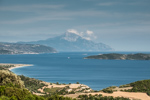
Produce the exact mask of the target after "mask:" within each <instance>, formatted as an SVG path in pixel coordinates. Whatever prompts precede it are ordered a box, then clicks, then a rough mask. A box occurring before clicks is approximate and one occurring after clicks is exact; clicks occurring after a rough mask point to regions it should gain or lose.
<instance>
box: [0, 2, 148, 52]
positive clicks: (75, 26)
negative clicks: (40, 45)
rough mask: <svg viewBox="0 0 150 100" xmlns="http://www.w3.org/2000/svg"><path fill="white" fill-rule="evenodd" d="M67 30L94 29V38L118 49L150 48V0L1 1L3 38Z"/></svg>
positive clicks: (40, 36)
mask: <svg viewBox="0 0 150 100" xmlns="http://www.w3.org/2000/svg"><path fill="white" fill-rule="evenodd" d="M67 30H74V31H76V32H78V33H82V32H84V33H86V32H91V33H93V34H94V35H95V36H94V37H95V38H92V39H93V40H94V41H96V42H103V43H105V44H108V45H110V46H111V47H113V48H115V49H116V50H119V51H150V0H0V41H3V42H17V41H33V40H41V39H47V38H50V37H54V36H57V35H60V34H63V33H65V32H66V31H67ZM93 34H92V35H93Z"/></svg>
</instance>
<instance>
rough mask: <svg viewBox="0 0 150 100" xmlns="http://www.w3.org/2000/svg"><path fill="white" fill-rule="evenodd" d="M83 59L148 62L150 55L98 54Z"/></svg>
mask: <svg viewBox="0 0 150 100" xmlns="http://www.w3.org/2000/svg"><path fill="white" fill-rule="evenodd" d="M84 59H112V60H113V59H114V60H150V54H143V53H137V54H118V53H110V54H100V55H93V56H88V57H85V58H84Z"/></svg>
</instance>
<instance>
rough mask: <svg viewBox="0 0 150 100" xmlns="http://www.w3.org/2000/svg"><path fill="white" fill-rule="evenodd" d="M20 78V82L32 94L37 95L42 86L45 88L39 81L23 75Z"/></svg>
mask: <svg viewBox="0 0 150 100" xmlns="http://www.w3.org/2000/svg"><path fill="white" fill-rule="evenodd" d="M20 78H21V80H22V81H24V85H25V87H26V88H27V89H28V90H30V91H32V92H36V93H37V92H39V91H38V89H40V88H42V87H43V86H46V85H45V84H44V83H42V81H41V80H37V79H34V78H29V77H25V76H23V75H21V76H20Z"/></svg>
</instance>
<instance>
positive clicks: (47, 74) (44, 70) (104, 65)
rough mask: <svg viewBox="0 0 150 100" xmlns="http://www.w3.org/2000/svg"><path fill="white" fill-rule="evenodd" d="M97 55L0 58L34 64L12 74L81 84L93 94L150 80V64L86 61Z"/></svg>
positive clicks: (126, 61)
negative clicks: (110, 87) (96, 91)
mask: <svg viewBox="0 0 150 100" xmlns="http://www.w3.org/2000/svg"><path fill="white" fill-rule="evenodd" d="M95 54H100V53H97V52H94V53H93V52H90V53H86V52H78V53H77V52H76V53H75V52H70V53H54V54H32V55H0V63H20V64H33V65H34V66H29V67H22V68H16V69H13V70H12V71H13V72H14V73H16V74H18V75H22V74H23V75H25V76H28V77H32V78H36V79H40V80H43V81H46V82H54V83H56V82H59V83H76V82H80V83H82V84H86V85H88V86H90V87H91V88H92V89H94V90H101V89H103V88H106V87H108V86H112V85H115V86H119V85H122V84H127V83H130V82H134V81H137V80H143V79H150V61H146V60H97V59H83V57H86V56H89V55H95Z"/></svg>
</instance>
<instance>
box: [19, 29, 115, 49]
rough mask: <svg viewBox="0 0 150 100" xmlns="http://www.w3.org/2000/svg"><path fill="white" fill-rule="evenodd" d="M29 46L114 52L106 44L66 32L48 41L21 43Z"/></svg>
mask: <svg viewBox="0 0 150 100" xmlns="http://www.w3.org/2000/svg"><path fill="white" fill-rule="evenodd" d="M19 43H29V44H41V45H46V46H51V47H54V48H56V49H57V50H58V51H67V52H68V51H112V50H114V49H113V48H111V47H110V46H108V45H106V44H104V43H95V42H93V41H91V40H88V39H86V38H83V37H81V36H80V35H78V34H75V33H71V32H66V33H64V34H62V35H60V36H57V37H54V38H48V39H46V40H39V41H31V42H19Z"/></svg>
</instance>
